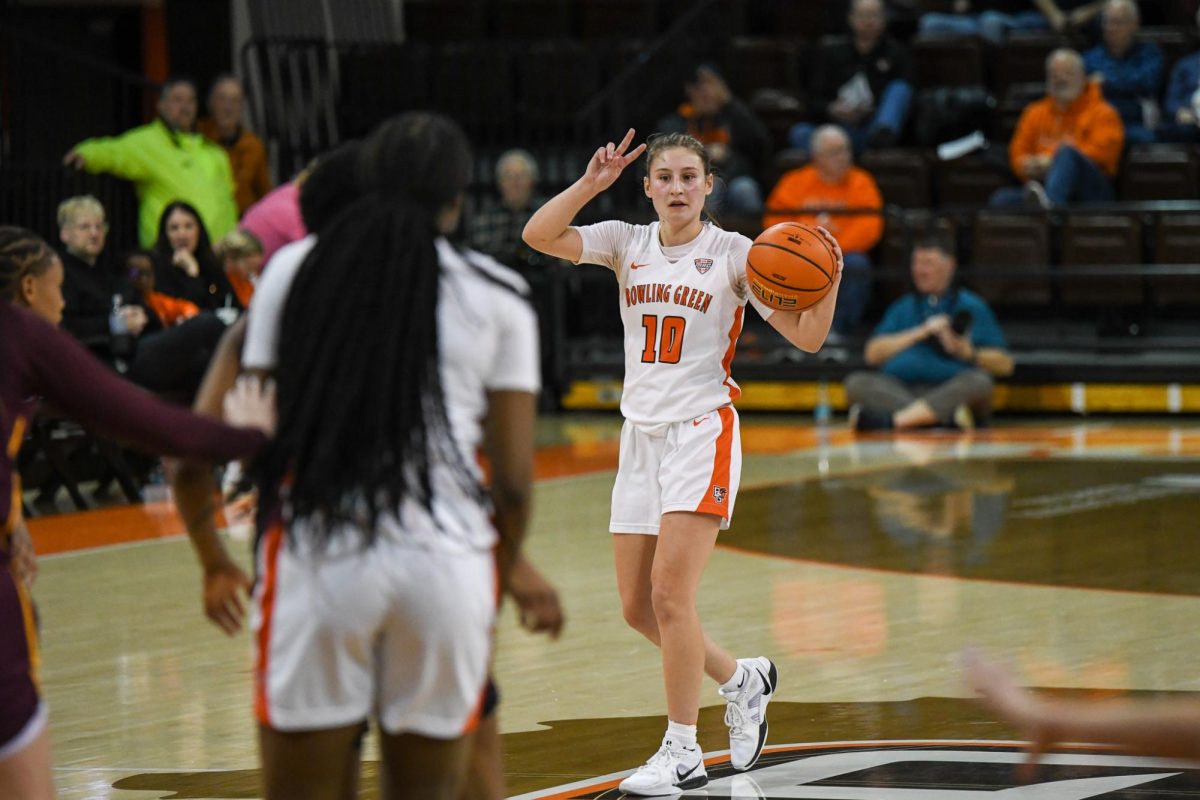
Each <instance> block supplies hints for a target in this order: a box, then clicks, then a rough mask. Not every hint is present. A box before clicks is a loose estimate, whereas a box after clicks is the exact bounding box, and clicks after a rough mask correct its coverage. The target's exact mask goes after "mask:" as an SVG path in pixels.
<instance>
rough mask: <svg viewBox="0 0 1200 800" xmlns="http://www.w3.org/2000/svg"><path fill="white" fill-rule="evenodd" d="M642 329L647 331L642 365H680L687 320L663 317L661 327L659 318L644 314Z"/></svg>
mask: <svg viewBox="0 0 1200 800" xmlns="http://www.w3.org/2000/svg"><path fill="white" fill-rule="evenodd" d="M642 327H643V328H645V329H646V347H645V349H643V350H642V363H643V364H653V363H655V362H657V363H660V364H678V363H679V359H680V358H681V357H682V356H683V329H684V328H686V327H687V320H686V319H684V318H683V317H663V318H662V320H661V325H660V320H659V318H658V317H656V316H654V315H653V314H643V315H642ZM660 327H661V328H662V331H661V333H660V332H659V328H660ZM656 348H657V349H656Z"/></svg>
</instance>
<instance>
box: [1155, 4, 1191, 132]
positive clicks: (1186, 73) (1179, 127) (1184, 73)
mask: <svg viewBox="0 0 1200 800" xmlns="http://www.w3.org/2000/svg"><path fill="white" fill-rule="evenodd" d="M1196 26H1197V27H1200V8H1198V9H1197V11H1196ZM1163 112H1164V117H1165V120H1164V122H1165V124H1164V125H1163V127H1162V129H1161V130H1160V131H1159V136H1158V138H1159V139H1160V140H1162V141H1164V142H1193V143H1195V142H1200V50H1198V51H1196V52H1195V53H1192V54H1190V55H1186V56H1184V57H1183V58H1181V59H1179V60H1178V61H1176V62H1175V66H1174V67H1172V68H1171V79H1170V81H1169V82H1168V83H1167V93H1166V96H1165V98H1164V102H1163Z"/></svg>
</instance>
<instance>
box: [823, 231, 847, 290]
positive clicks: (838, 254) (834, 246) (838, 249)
mask: <svg viewBox="0 0 1200 800" xmlns="http://www.w3.org/2000/svg"><path fill="white" fill-rule="evenodd" d="M817 232H818V233H820V234H821V235H822V236H824V237H825V241H826V242H828V243H829V247H830V249H831V250H833V256H834V262H835V266H834V271H833V282H834V283H837V282H838V281H840V280H841V279H842V268H843V267H845V266H846V264H845V260H844V259H843V258H842V246H841V245H840V244H838V240H837V239H836V238H835V237H834V235H833V234H832V233H830V232H829V231H827V230H825V228H823V227H821V226H820V225H818V226H817Z"/></svg>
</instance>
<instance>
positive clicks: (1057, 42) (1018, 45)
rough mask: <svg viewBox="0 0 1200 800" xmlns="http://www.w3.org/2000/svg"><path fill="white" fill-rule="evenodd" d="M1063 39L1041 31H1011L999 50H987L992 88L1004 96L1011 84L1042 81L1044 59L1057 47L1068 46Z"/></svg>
mask: <svg viewBox="0 0 1200 800" xmlns="http://www.w3.org/2000/svg"><path fill="white" fill-rule="evenodd" d="M1069 46H1070V42H1068V41H1067V40H1066V39H1064V38H1063V37H1061V36H1059V35H1057V34H1054V33H1044V32H1041V31H1012V32H1011V33H1009V35H1008V40H1007V41H1006V42H1005V43H1004V46H1003V47H999V48H996V49H994V50H992V51H991V53H992V59H991V64H992V68H993V77H992V81H991V85H992V88H993V89H994V90H995V92H996V96H997V97H1004V96H1005V94H1006V93H1007V91H1008V87H1009V86H1011V85H1012V84H1014V83H1040V84H1044V83H1045V82H1046V57H1047V56H1048V55H1050V53H1051V52H1052V51H1053V50H1054V49H1055V48H1058V47H1069Z"/></svg>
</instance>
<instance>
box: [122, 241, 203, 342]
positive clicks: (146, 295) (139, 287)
mask: <svg viewBox="0 0 1200 800" xmlns="http://www.w3.org/2000/svg"><path fill="white" fill-rule="evenodd" d="M125 268H126V271H127V274H128V276H129V283H130V285H131V286H132V287H133V291H134V294H135V295H136V297H137V298H138V299H139V300H140V301H141V304H142V306H143V307H145V308H147V309H149V310H150V312H151V313H153V314H154V317H155V318H156V319H157V320H158V323H159V325H161V326H162V327H164V328H170V327H172V326H174V325H178V324H180V323H181V322H185V321H187V320H189V319H191V318H192V317H194V316H196V315H198V314H199V313H200V309H199V307H197V306H196V304H195V303H193V302H191V301H188V300H182V299H180V298H178V297H171V296H170V295H169V294H163V293H162V292H158V291H155V286H154V254H153V253H151V252H150V251H148V250H134V251H133V252H132V253H130V254H129V255H127V256H126V257H125Z"/></svg>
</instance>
